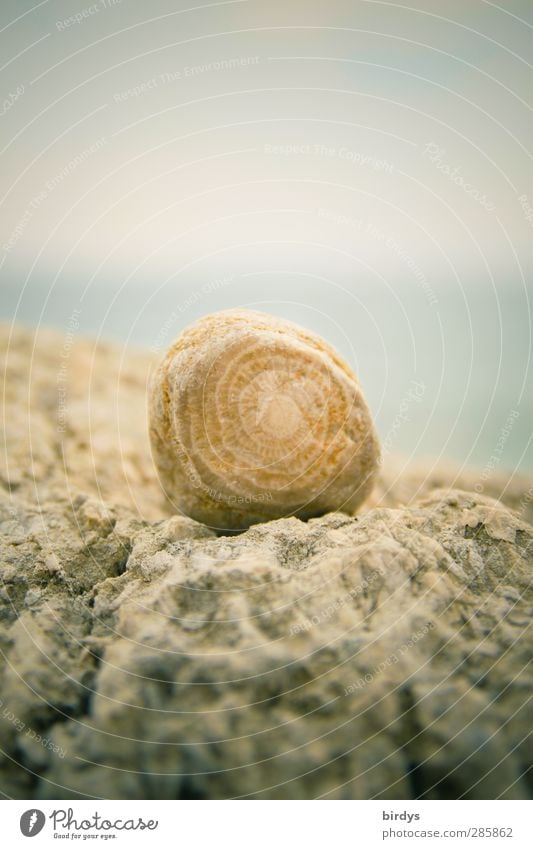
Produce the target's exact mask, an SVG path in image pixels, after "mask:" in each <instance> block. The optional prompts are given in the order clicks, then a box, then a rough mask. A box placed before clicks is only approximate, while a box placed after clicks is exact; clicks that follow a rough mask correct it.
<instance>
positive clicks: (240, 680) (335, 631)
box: [0, 329, 533, 799]
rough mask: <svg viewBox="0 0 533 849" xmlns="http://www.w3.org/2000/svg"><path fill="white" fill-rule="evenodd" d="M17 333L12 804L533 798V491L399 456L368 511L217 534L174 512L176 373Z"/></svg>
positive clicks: (9, 472) (4, 571) (9, 569)
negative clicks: (154, 451)
mask: <svg viewBox="0 0 533 849" xmlns="http://www.w3.org/2000/svg"><path fill="white" fill-rule="evenodd" d="M9 335H10V334H9V331H8V330H5V331H3V334H2V336H3V341H4V345H3V349H4V355H3V356H4V358H5V364H4V368H3V371H5V373H6V374H7V377H8V382H7V384H6V403H5V419H4V427H5V432H6V436H5V438H4V442H6V443H7V452H6V451H5V445H3V450H2V469H1V471H0V483H1V488H0V530H1V532H2V537H1V544H2V550H1V554H0V570H1V571H0V650H1V654H0V663H1V664H2V666H1V671H0V702H1V704H0V749H1V750H2V752H3V755H2V756H1V760H0V790H1V791H2V792H3V793H4V794H6V795H8V796H12V797H19V798H25V797H36V798H62V797H66V798H75V797H77V796H82V797H85V796H89V797H104V798H121V797H129V798H191V797H192V798H203V797H206V798H222V797H241V796H246V797H255V798H314V797H319V796H320V797H322V796H323V797H326V798H374V797H375V798H405V799H409V798H415V797H423V798H439V797H452V798H457V797H463V796H464V797H465V798H496V797H503V798H524V797H527V795H528V793H529V792H530V790H531V777H530V776H531V753H530V747H529V746H528V741H527V737H528V734H529V731H530V725H531V710H530V709H529V708H528V703H530V699H531V693H532V683H533V682H532V675H531V671H530V670H528V668H527V664H528V661H529V660H530V657H531V642H530V641H528V631H527V629H528V625H529V624H530V621H531V620H530V616H531V591H530V589H529V588H530V583H531V581H530V578H531V565H532V559H533V553H532V535H533V530H532V528H531V527H530V526H529V525H528V523H527V518H528V515H530V513H529V511H530V509H531V502H532V500H533V499H532V498H531V492H532V490H531V488H530V487H531V481H528V480H527V479H526V478H522V479H520V480H518V479H515V480H512V481H506V480H505V478H504V477H499V478H498V479H497V480H496V479H491V481H490V482H488V481H486V482H484V491H485V493H488V492H489V489H491V492H492V494H494V495H498V494H502V499H503V500H505V502H506V503H507V504H509V505H510V506H512V507H513V508H514V512H511V511H510V510H509V509H507V507H506V506H504V505H503V504H501V503H498V502H496V501H493V500H492V499H490V498H487V497H486V496H485V495H483V496H482V495H477V494H476V493H474V492H464V491H458V490H453V491H452V490H450V489H449V486H450V485H451V484H454V485H455V486H456V487H457V486H458V485H459V486H463V487H464V486H465V485H467V486H471V487H474V486H475V482H476V479H477V478H476V473H475V472H466V473H465V472H461V473H460V474H459V475H458V474H457V473H456V472H455V471H454V470H451V471H448V472H446V470H445V469H444V468H443V467H440V469H439V468H437V469H434V468H432V467H431V466H430V465H426V466H425V467H424V468H422V469H420V470H416V469H415V470H409V469H404V468H403V466H402V461H401V459H396V460H394V463H393V461H392V460H391V461H390V463H389V465H388V466H387V467H386V468H385V470H384V471H383V473H382V477H381V481H380V483H379V487H378V490H377V492H376V494H375V496H374V504H370V505H369V508H368V510H367V512H365V513H364V514H362V515H360V516H359V517H358V518H352V517H349V516H346V515H342V514H338V513H337V514H336V513H331V514H328V515H326V516H324V517H322V518H319V519H313V520H311V521H309V522H307V523H306V522H302V521H300V520H298V519H295V518H290V519H280V520H278V521H272V522H268V523H265V524H261V525H256V526H254V527H253V528H252V529H250V530H249V531H247V532H246V533H245V534H242V535H238V536H232V537H224V536H221V537H216V536H215V535H214V534H213V532H212V531H210V530H209V529H208V528H206V527H204V526H203V525H201V524H199V523H196V522H194V521H192V520H190V519H184V518H181V517H176V516H174V517H172V516H169V515H168V514H167V513H165V510H168V507H165V505H164V502H163V499H162V494H161V491H160V488H159V485H158V483H157V478H156V475H155V472H154V470H153V466H152V463H151V459H150V455H149V448H148V440H147V435H146V419H145V414H144V404H145V387H146V381H147V376H148V374H149V371H150V368H151V365H152V363H153V358H151V357H150V356H149V355H145V354H141V353H138V354H135V353H132V352H128V356H127V358H124V361H123V358H122V352H121V351H120V350H119V349H115V348H113V347H111V346H104V345H98V346H95V345H94V344H93V343H90V342H80V343H75V344H74V343H73V342H69V344H68V345H67V353H68V356H67V357H63V356H62V353H63V351H64V345H65V339H64V338H63V337H62V336H61V335H58V334H55V333H53V332H48V333H45V334H42V336H41V338H40V340H39V343H38V345H37V348H36V349H35V350H34V340H33V336H32V334H31V333H30V332H28V331H25V330H21V329H18V330H16V331H15V333H14V334H13V335H12V336H11V338H10V339H9ZM8 339H9V345H8ZM6 351H7V352H6ZM65 360H66V362H67V369H66V372H65V371H64V372H61V371H60V369H61V367H62V363H63V361H65ZM61 374H64V375H65V377H64V380H59V383H58V375H61ZM63 385H64V386H65V389H66V392H65V393H63V392H62V389H63ZM58 389H60V390H61V394H60V395H58ZM6 458H8V459H6ZM437 486H440V487H441V488H440V489H437V488H436V487H437ZM528 593H529V595H528Z"/></svg>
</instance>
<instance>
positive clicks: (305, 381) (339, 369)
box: [149, 309, 379, 532]
mask: <svg viewBox="0 0 533 849" xmlns="http://www.w3.org/2000/svg"><path fill="white" fill-rule="evenodd" d="M149 415H150V439H151V445H152V454H153V458H154V461H155V464H156V467H157V470H158V473H159V478H160V481H161V484H162V486H163V488H164V490H165V493H166V495H167V497H168V499H170V501H171V503H172V505H173V508H174V509H175V510H176V511H177V512H181V513H184V514H186V515H187V516H190V517H191V518H193V519H196V520H198V521H200V522H203V523H205V524H207V525H209V526H210V527H212V528H215V529H217V530H218V531H220V532H223V531H225V530H226V531H237V530H242V529H245V528H247V527H249V526H250V525H251V524H254V523H256V522H263V521H267V520H270V519H277V518H281V517H283V516H290V515H295V516H297V517H299V518H301V519H308V518H311V517H314V516H319V515H321V514H323V513H326V512H328V511H331V510H340V511H343V512H347V513H353V512H354V511H355V510H356V508H357V507H358V506H359V505H360V504H361V503H362V502H363V500H364V499H365V498H366V497H367V495H368V494H369V493H370V490H371V489H372V486H373V483H374V479H375V477H376V473H377V468H378V463H379V444H378V439H377V436H376V433H375V430H374V426H373V423H372V419H371V416H370V412H369V410H368V407H367V405H366V402H365V399H364V397H363V393H362V391H361V388H360V386H359V383H358V381H357V378H356V377H355V375H354V374H353V372H352V371H351V369H350V368H349V366H348V365H347V364H346V363H344V362H343V360H342V359H341V357H340V356H339V355H338V354H337V353H336V352H335V351H334V350H333V349H332V348H331V347H330V346H329V345H328V344H327V343H326V342H325V341H324V340H323V339H321V338H320V337H319V336H317V335H315V334H314V333H311V332H310V331H308V330H305V329H304V328H302V327H299V326H298V325H296V324H293V323H291V322H289V321H285V320H283V319H279V318H276V317H274V316H271V315H267V314H264V313H260V312H254V311H251V310H244V309H236V310H227V311H223V312H219V313H215V314H213V315H208V316H206V317H204V318H202V319H200V320H199V321H197V322H196V323H195V324H193V325H191V326H190V327H188V328H186V329H185V330H184V331H183V332H182V333H181V335H180V336H179V337H178V339H177V340H176V341H175V342H174V344H173V345H172V346H171V347H170V349H169V350H168V351H167V353H166V355H165V356H164V358H163V360H162V362H161V363H160V365H159V366H158V368H157V369H156V371H155V373H154V374H153V376H152V379H151V381H150V390H149Z"/></svg>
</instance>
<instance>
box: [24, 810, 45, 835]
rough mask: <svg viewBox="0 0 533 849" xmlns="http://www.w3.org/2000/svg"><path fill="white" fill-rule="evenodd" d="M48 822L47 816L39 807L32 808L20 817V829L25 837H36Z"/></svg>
mask: <svg viewBox="0 0 533 849" xmlns="http://www.w3.org/2000/svg"><path fill="white" fill-rule="evenodd" d="M45 822H46V817H45V815H44V814H43V812H42V811H39V810H38V809H37V808H32V809H31V810H29V811H25V812H24V813H23V814H22V816H21V818H20V830H21V832H22V833H23V835H24V837H35V835H36V834H39V832H40V831H42V829H43V826H44V824H45Z"/></svg>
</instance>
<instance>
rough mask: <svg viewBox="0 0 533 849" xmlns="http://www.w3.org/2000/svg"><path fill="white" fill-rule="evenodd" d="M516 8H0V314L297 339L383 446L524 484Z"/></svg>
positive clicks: (524, 148) (526, 411)
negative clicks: (318, 346) (295, 335)
mask: <svg viewBox="0 0 533 849" xmlns="http://www.w3.org/2000/svg"><path fill="white" fill-rule="evenodd" d="M532 44H533V7H532V5H531V3H530V2H527V0H510V2H507V3H505V5H504V6H503V5H502V6H498V5H497V4H496V3H492V2H485V0H479V2H478V0H473V2H469V3H464V2H461V3H459V2H456V0H448V2H446V3H444V2H436V0H416V3H415V5H409V6H407V5H403V4H401V3H399V2H385V0H345V2H342V0H328V2H324V0H319V2H312V1H311V2H310V0H305V2H303V0H302V2H294V0H287V1H286V2H278V1H277V0H272V2H268V3H266V2H261V0H225V2H211V3H201V2H196V3H193V2H191V0H187V2H182V0H179V2H176V0H174V2H171V0H152V2H151V3H150V4H145V3H142V2H140V0H98V2H96V3H93V4H91V3H88V2H86V0H70V2H66V0H42V2H33V1H32V2H28V0H3V2H2V5H1V9H0V81H1V87H0V100H1V104H0V161H1V168H0V181H1V185H0V216H1V229H0V291H1V298H0V318H1V319H2V320H4V321H7V322H9V323H22V324H27V325H28V324H29V325H32V326H38V325H45V326H51V327H57V328H58V329H59V330H60V331H62V332H63V333H71V332H74V333H75V334H80V335H86V336H92V337H96V338H101V339H106V340H112V341H115V342H118V343H119V344H121V345H125V346H136V347H145V348H150V349H152V351H156V352H163V351H164V349H165V348H166V347H167V346H168V345H169V344H170V342H171V341H172V339H173V338H174V337H175V336H176V335H177V334H178V333H179V331H180V330H181V329H182V328H183V327H184V326H186V325H187V324H189V323H190V322H192V321H194V320H195V319H196V318H197V317H199V316H201V315H204V314H206V313H209V312H212V311H214V310H219V309H226V308H231V307H236V306H247V307H252V308H254V309H260V310H264V311H266V312H271V313H274V314H276V315H282V316H285V317H287V318H290V319H292V320H294V321H297V322H299V323H300V324H302V325H305V326H306V327H308V328H311V329H313V330H315V331H316V332H318V333H320V334H322V335H323V336H324V337H326V338H327V339H328V340H329V341H330V342H331V343H333V344H334V345H335V346H336V347H337V348H338V349H339V350H340V351H341V352H342V354H343V355H344V356H345V358H346V359H347V360H349V361H350V362H351V364H352V365H353V366H354V368H355V369H356V371H357V372H358V374H359V377H360V380H361V382H362V384H363V387H364V390H365V393H366V395H367V398H368V401H369V404H370V406H371V409H372V412H373V414H374V416H375V419H376V423H377V426H378V429H379V432H380V434H381V437H382V440H383V441H384V443H385V447H386V450H387V451H389V450H390V451H394V452H401V453H404V454H406V455H409V456H410V457H418V458H421V457H426V456H431V457H434V458H442V459H450V460H454V461H457V462H458V463H460V464H465V465H467V466H477V467H479V468H480V469H483V468H485V469H496V468H498V469H509V470H514V469H516V470H521V471H526V472H531V471H533V451H532V450H531V433H532V428H531V422H532V419H533V381H532V375H531V302H532V299H533V286H532V282H531V281H532V275H531V265H532V252H531V246H532V237H533V169H532V161H531V160H532V155H531V152H530V149H529V148H530V141H531V135H532V134H531V129H532V126H533V122H532V103H531V100H532V98H531V93H532V91H533V85H532V83H533V50H532Z"/></svg>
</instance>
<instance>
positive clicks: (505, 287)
mask: <svg viewBox="0 0 533 849" xmlns="http://www.w3.org/2000/svg"><path fill="white" fill-rule="evenodd" d="M532 302H533V289H532V286H531V283H528V285H527V286H524V284H523V283H522V282H521V281H519V280H515V281H509V279H505V280H503V279H502V281H494V282H493V281H491V280H473V281H468V282H465V276H464V277H463V281H462V284H461V285H460V286H454V285H451V284H450V281H449V280H442V281H440V282H439V281H438V280H432V281H431V292H430V293H428V291H427V287H425V289H422V288H421V286H420V285H418V284H417V283H413V281H412V280H404V279H401V278H399V279H398V280H396V281H394V284H393V283H392V282H391V280H390V279H389V280H388V281H384V280H383V281H381V282H380V281H378V282H376V280H375V279H365V278H364V277H363V278H361V279H358V280H355V279H351V280H350V279H344V278H343V279H342V280H341V281H339V280H332V279H327V280H326V279H323V278H322V277H321V276H320V275H316V276H315V275H313V274H310V273H307V274H304V273H300V272H293V271H289V272H279V271H278V272H274V271H272V270H271V271H268V272H264V273H263V272H257V271H255V272H251V273H232V272H231V269H227V270H226V271H224V273H223V274H221V275H220V276H218V277H217V276H213V275H211V276H209V275H206V276H204V277H199V276H196V275H190V274H189V275H186V274H183V275H178V276H177V277H176V278H175V279H172V280H171V281H169V282H167V283H160V284H158V285H157V286H156V285H154V284H153V283H150V281H148V280H146V279H139V280H137V281H134V282H131V281H130V282H128V283H120V282H118V281H116V280H115V281H113V280H111V279H109V280H108V281H106V282H105V283H104V282H102V281H99V282H98V283H93V284H92V285H90V286H89V287H88V288H87V281H86V280H84V279H83V278H81V277H80V278H79V279H72V278H69V279H65V278H61V277H60V278H59V279H58V280H56V281H55V282H53V281H52V280H50V281H46V280H43V279H39V280H35V281H34V282H33V284H32V282H31V281H29V282H28V283H27V284H23V283H21V281H15V280H11V281H9V283H8V285H5V286H3V289H2V297H1V304H0V316H1V318H2V319H3V320H4V321H9V322H11V321H15V322H18V323H22V324H25V325H32V326H37V325H43V326H47V327H54V328H57V329H58V330H59V331H60V332H62V333H63V334H65V336H67V335H68V334H70V333H71V332H72V328H73V327H75V334H74V335H77V334H79V335H82V336H85V337H91V338H94V339H99V340H107V341H112V342H115V343H118V344H119V345H124V346H134V347H136V348H149V349H151V350H152V351H155V352H157V353H163V351H164V350H165V349H166V347H168V345H169V344H170V343H171V342H172V340H173V339H174V338H175V337H176V336H177V334H178V333H179V332H180V331H181V330H182V329H183V328H184V327H185V326H186V325H188V324H190V323H191V322H192V321H194V320H195V319H197V318H198V317H200V316H202V315H205V314H207V313H210V312H214V311H216V310H220V309H229V308H233V307H247V308H252V309H257V310H262V311H265V312H269V313H272V314H274V315H279V316H283V317H286V318H288V319H290V320H292V321H295V322H298V323H299V324H301V325H303V326H304V327H307V328H309V329H312V330H314V331H316V332H317V333H319V334H321V335H322V336H323V337H325V338H326V339H327V340H328V341H329V342H330V343H331V344H333V345H334V346H335V347H336V348H337V349H338V350H339V352H340V353H341V354H342V355H343V356H344V357H345V359H346V360H347V361H348V362H349V363H350V364H351V365H352V367H353V368H354V369H355V370H356V372H357V374H358V376H359V379H360V381H361V384H362V386H363V389H364V392H365V395H366V397H367V400H368V402H369V405H370V407H371V410H372V413H373V415H374V418H375V421H376V425H377V428H378V431H379V434H380V436H381V440H382V443H384V445H385V449H386V451H393V452H400V453H402V454H405V455H407V456H409V457H410V458H423V457H424V458H426V457H431V458H440V459H448V460H452V461H456V462H458V463H460V464H464V465H465V466H470V467H477V468H479V469H480V470H481V471H483V470H485V474H487V475H489V474H492V472H495V471H500V470H504V469H505V470H509V471H511V470H517V471H521V472H526V473H528V472H533V450H532V446H531V436H532V426H531V425H532V422H533V380H532V369H531V332H532V331H531V303H532ZM76 325H78V326H77V327H76Z"/></svg>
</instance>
